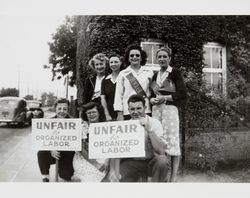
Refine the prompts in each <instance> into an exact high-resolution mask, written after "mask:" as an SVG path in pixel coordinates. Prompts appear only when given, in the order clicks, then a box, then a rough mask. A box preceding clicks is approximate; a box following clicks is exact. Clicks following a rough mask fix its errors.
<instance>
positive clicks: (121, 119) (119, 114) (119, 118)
mask: <svg viewBox="0 0 250 198" xmlns="http://www.w3.org/2000/svg"><path fill="white" fill-rule="evenodd" d="M123 120H124V116H123V113H122V112H121V113H118V115H117V121H123Z"/></svg>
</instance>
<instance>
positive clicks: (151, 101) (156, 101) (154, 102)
mask: <svg viewBox="0 0 250 198" xmlns="http://www.w3.org/2000/svg"><path fill="white" fill-rule="evenodd" d="M158 102H159V100H158V99H157V98H151V99H150V103H151V104H152V105H155V104H158Z"/></svg>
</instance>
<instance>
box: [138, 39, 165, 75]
mask: <svg viewBox="0 0 250 198" xmlns="http://www.w3.org/2000/svg"><path fill="white" fill-rule="evenodd" d="M147 44H150V45H162V46H164V45H166V43H165V42H163V41H161V40H156V39H155V40H153V39H148V40H142V41H141V43H140V46H141V48H142V49H143V45H147ZM147 55H148V54H147ZM155 59H156V57H154V53H153V48H151V60H152V62H154V60H155ZM145 67H147V69H149V70H151V71H159V70H160V65H159V64H154V63H150V64H149V63H146V64H145Z"/></svg>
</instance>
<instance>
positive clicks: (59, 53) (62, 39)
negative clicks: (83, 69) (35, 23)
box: [43, 16, 77, 86]
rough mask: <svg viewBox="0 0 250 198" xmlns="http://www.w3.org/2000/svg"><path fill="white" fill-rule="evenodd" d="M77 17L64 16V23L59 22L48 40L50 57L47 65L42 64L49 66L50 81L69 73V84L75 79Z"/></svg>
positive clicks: (71, 84)
mask: <svg viewBox="0 0 250 198" xmlns="http://www.w3.org/2000/svg"><path fill="white" fill-rule="evenodd" d="M76 21H77V17H75V16H72V17H68V16H67V17H65V22H64V24H61V25H60V26H59V27H58V28H57V30H56V32H55V33H54V34H53V35H52V40H53V41H52V42H49V43H48V45H49V48H50V52H51V54H50V57H49V65H44V66H43V67H44V68H45V69H47V68H51V71H52V81H53V80H54V79H61V78H62V76H64V75H67V74H69V72H70V71H72V74H71V76H70V79H69V80H70V81H69V85H70V86H73V85H74V84H75V80H76V69H75V68H76V47H77V29H76Z"/></svg>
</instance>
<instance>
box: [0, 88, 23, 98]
mask: <svg viewBox="0 0 250 198" xmlns="http://www.w3.org/2000/svg"><path fill="white" fill-rule="evenodd" d="M4 96H16V97H18V96H19V90H18V89H16V88H6V89H5V88H2V90H1V91H0V97H4Z"/></svg>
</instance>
